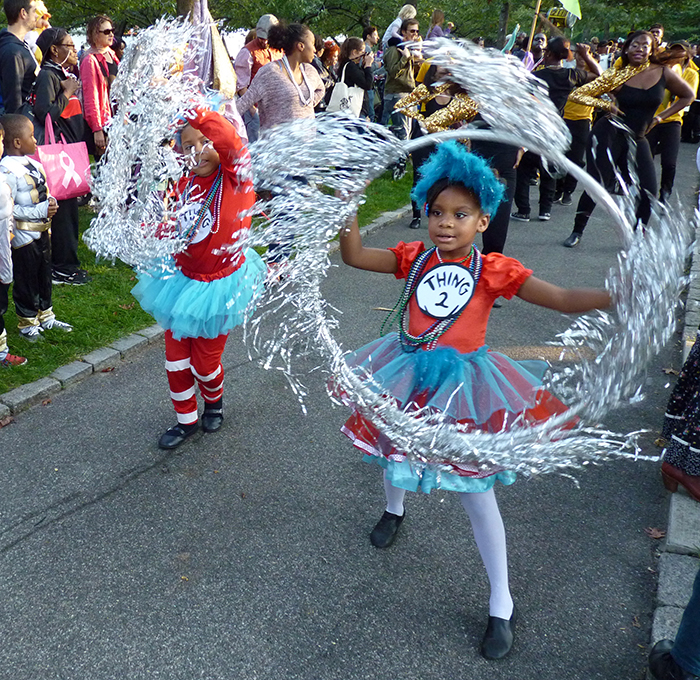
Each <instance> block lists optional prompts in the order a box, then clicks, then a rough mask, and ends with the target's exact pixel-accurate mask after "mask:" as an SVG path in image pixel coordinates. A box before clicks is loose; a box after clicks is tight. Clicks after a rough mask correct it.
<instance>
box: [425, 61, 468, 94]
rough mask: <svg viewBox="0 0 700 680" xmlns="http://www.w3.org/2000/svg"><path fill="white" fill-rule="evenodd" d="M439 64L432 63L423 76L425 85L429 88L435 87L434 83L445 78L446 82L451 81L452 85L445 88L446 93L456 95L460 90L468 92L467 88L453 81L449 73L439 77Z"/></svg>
mask: <svg viewBox="0 0 700 680" xmlns="http://www.w3.org/2000/svg"><path fill="white" fill-rule="evenodd" d="M438 68H439V66H437V64H431V65H430V67H429V68H428V70H427V71H426V72H425V76H423V85H425V86H426V87H427V88H429V89H431V90H432V89H433V85H434V84H435V83H436V82H438V80H444V81H445V82H449V83H450V86H449V87H448V88H447V90H445V93H446V94H452V95H455V94H457V93H458V92H464V93H466V90H465V89H464V88H463V87H461V86H460V85H458V84H457V83H453V82H452V81H451V80H450V78H449V74H448V75H447V76H443V77H442V78H438V75H437V70H438Z"/></svg>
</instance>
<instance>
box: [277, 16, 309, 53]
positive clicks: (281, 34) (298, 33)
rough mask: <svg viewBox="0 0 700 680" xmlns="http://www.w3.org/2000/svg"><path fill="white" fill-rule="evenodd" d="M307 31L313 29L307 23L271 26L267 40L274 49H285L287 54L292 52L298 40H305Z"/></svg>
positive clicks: (281, 23) (280, 23)
mask: <svg viewBox="0 0 700 680" xmlns="http://www.w3.org/2000/svg"><path fill="white" fill-rule="evenodd" d="M307 33H311V29H310V28H309V27H308V26H306V25H305V24H285V23H283V22H282V21H280V22H279V24H275V25H274V26H270V29H269V30H268V32H267V42H268V44H269V45H270V47H272V49H274V50H283V51H284V53H285V54H290V53H291V52H292V51H293V50H294V46H295V45H296V44H297V43H298V42H304V38H305V37H306V34H307Z"/></svg>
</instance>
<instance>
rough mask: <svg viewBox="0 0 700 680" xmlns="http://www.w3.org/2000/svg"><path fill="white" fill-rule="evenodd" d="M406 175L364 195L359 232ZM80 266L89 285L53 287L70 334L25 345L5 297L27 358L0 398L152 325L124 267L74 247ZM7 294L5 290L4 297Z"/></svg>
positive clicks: (84, 221) (1, 375) (399, 199)
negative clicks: (365, 199) (89, 353)
mask: <svg viewBox="0 0 700 680" xmlns="http://www.w3.org/2000/svg"><path fill="white" fill-rule="evenodd" d="M410 191H411V177H410V173H408V174H407V175H404V177H402V178H401V180H399V181H398V182H395V181H394V180H393V178H392V176H391V173H389V172H387V173H385V174H384V175H383V176H382V177H380V178H378V179H377V180H375V181H374V182H373V183H372V184H371V185H370V186H369V188H368V189H367V201H366V203H365V204H364V205H363V206H361V208H360V211H359V222H360V226H364V225H366V224H369V223H370V222H371V221H372V220H374V219H376V218H377V217H379V215H381V214H382V213H383V212H386V211H388V210H396V209H397V208H400V207H401V206H404V205H406V204H407V203H408V202H409V193H410ZM92 217H93V213H92V212H91V211H90V210H89V209H87V208H81V209H80V231H81V233H82V232H83V231H84V230H85V229H87V227H88V226H89V224H90V219H91V218H92ZM78 254H79V257H80V262H81V266H82V267H83V268H84V269H87V270H88V273H89V274H90V276H91V277H92V282H90V283H89V284H87V285H85V286H54V288H53V308H54V311H55V312H56V316H57V318H59V319H60V320H61V321H67V322H68V323H70V324H72V325H73V328H74V330H73V332H72V333H63V332H62V331H47V332H46V333H44V337H43V339H42V340H41V341H40V342H37V343H34V344H32V343H30V342H27V341H26V340H25V339H24V338H21V337H20V335H19V331H18V330H17V317H16V315H15V312H14V305H13V304H12V298H11V297H10V309H9V310H8V312H7V314H5V326H6V327H7V336H8V337H7V342H8V346H9V349H10V352H11V353H12V354H19V355H20V356H24V357H27V360H28V361H27V363H26V364H25V365H24V366H18V367H16V368H8V369H1V368H0V394H2V393H3V392H7V391H8V390H11V389H13V388H15V387H18V386H20V385H24V384H25V383H29V382H32V381H34V380H37V379H39V378H43V377H46V376H47V375H49V374H50V373H52V372H53V371H55V370H56V369H57V368H58V367H59V366H63V365H64V364H68V363H70V362H71V361H75V360H76V359H78V358H79V357H81V356H83V355H85V354H87V353H88V352H91V351H92V350H94V349H98V348H99V347H104V346H105V345H108V344H109V343H110V342H113V341H114V340H117V339H118V338H121V337H122V336H124V335H128V334H129V333H133V332H134V331H137V330H140V329H142V328H146V327H147V326H150V325H152V324H153V323H155V322H154V320H153V319H152V317H151V316H149V315H148V314H146V312H144V311H143V310H142V309H141V307H139V304H138V303H137V302H136V300H135V299H134V298H133V297H132V296H131V293H130V291H131V289H132V288H133V287H134V285H135V284H136V279H135V276H134V273H133V271H132V270H131V268H130V267H128V266H127V265H125V264H123V263H122V262H117V263H116V264H115V265H114V266H112V264H111V263H110V262H104V261H102V262H99V263H95V255H94V254H93V253H92V252H90V251H89V250H88V248H87V247H86V246H85V245H84V244H83V243H82V241H81V243H80V248H79V251H78ZM11 294H12V289H11V288H10V295H11Z"/></svg>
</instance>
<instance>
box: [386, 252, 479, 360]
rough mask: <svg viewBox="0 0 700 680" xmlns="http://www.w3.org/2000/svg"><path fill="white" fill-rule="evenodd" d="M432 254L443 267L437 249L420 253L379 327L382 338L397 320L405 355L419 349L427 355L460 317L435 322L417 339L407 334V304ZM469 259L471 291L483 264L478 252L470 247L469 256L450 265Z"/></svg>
mask: <svg viewBox="0 0 700 680" xmlns="http://www.w3.org/2000/svg"><path fill="white" fill-rule="evenodd" d="M433 253H436V254H437V258H438V261H439V262H440V263H441V264H442V263H443V260H442V258H441V257H440V251H439V250H438V249H437V247H436V246H435V247H433V248H430V250H425V251H423V252H422V253H421V254H420V255H419V256H418V257H417V258H416V259H415V260H414V261H413V264H412V265H411V269H410V271H409V272H408V276H407V277H406V285H405V286H404V289H403V292H402V293H401V297H400V298H399V300H398V302H397V303H396V304H395V305H394V308H393V309H392V310H391V312H389V314H388V315H387V317H386V319H384V323H383V324H382V327H381V330H380V335H384V332H385V331H384V329H385V328H386V327H387V326H391V325H393V324H394V322H395V321H397V320H399V319H400V323H399V340H400V341H401V347H402V349H403V351H404V352H415V351H416V350H418V349H419V348H420V347H421V345H425V349H426V350H428V351H430V350H432V349H435V347H436V346H437V341H438V340H439V339H440V336H442V335H443V334H444V333H446V332H447V331H448V330H449V329H450V328H451V327H452V324H454V322H455V321H457V319H458V317H459V314H456V315H454V316H451V317H448V318H445V319H437V320H436V321H435V322H434V323H433V324H432V325H431V326H430V328H428V329H426V330H425V331H423V332H422V333H420V334H418V335H412V334H411V333H409V332H408V315H407V313H406V312H407V310H408V302H409V300H410V299H411V296H412V295H413V294H414V293H415V290H416V288H417V287H418V284H419V282H420V278H421V276H422V274H423V270H424V269H425V266H426V265H427V263H428V260H429V259H430V257H431V255H432V254H433ZM470 257H471V258H472V261H471V263H470V264H469V266H468V267H467V269H468V271H469V273H470V274H471V275H472V276H473V277H474V287H475V288H476V284H477V283H478V282H479V277H480V276H481V268H482V260H481V253H480V252H479V250H478V248H476V247H475V246H474V245H472V247H471V250H470V251H469V255H467V256H466V257H465V258H464V259H462V260H460V261H459V262H455V263H452V264H458V265H461V264H463V263H464V262H466V261H467V260H468V259H469V258H470Z"/></svg>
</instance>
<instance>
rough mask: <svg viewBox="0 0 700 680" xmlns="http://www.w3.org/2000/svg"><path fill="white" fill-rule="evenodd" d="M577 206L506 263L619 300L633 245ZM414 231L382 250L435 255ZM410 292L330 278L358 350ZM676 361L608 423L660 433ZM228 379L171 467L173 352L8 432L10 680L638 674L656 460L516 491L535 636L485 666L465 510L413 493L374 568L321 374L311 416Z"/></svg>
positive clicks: (348, 460)
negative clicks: (581, 223) (609, 281)
mask: <svg viewBox="0 0 700 680" xmlns="http://www.w3.org/2000/svg"><path fill="white" fill-rule="evenodd" d="M694 151H695V149H694V147H692V148H691V147H688V145H682V149H681V154H682V157H681V163H680V164H679V173H678V180H677V182H678V187H679V193H680V194H681V195H682V196H683V198H684V199H685V200H686V201H687V202H688V203H690V201H692V200H694V197H693V196H692V191H693V190H694V188H695V187H696V186H697V173H696V171H695V170H694V165H693V164H691V155H692V154H694ZM534 195H535V192H534V190H533V199H534ZM574 208H575V204H574V206H571V207H568V208H564V207H561V206H555V208H554V212H553V218H552V221H551V222H548V223H541V222H537V221H535V222H531V223H529V224H522V223H513V224H511V233H510V236H509V241H508V243H507V246H506V254H508V255H512V256H515V257H518V258H519V259H521V260H522V261H523V262H524V263H525V264H526V265H527V266H529V267H531V268H532V269H534V270H535V273H536V275H538V276H540V277H541V278H544V279H546V280H549V281H552V282H554V283H560V284H563V285H568V286H576V285H601V284H602V282H603V277H604V273H605V271H606V269H607V268H608V267H609V266H610V265H611V263H612V262H613V260H614V258H615V255H616V252H617V247H618V246H617V240H616V237H615V234H614V233H613V231H612V229H611V228H610V226H609V225H608V224H607V220H606V218H605V215H604V214H603V212H602V211H597V212H596V213H595V215H594V218H593V219H592V221H591V223H590V225H589V228H588V230H587V232H586V234H585V236H584V240H583V241H582V242H581V245H580V246H579V247H578V248H576V249H573V250H567V249H564V248H562V247H561V246H560V242H561V241H562V240H563V239H564V238H565V237H566V236H567V235H568V234H569V233H570V229H571V225H572V222H573V214H574ZM406 226H407V225H406V224H405V223H403V224H394V225H389V226H387V227H385V228H383V229H382V230H381V231H379V232H377V233H376V234H374V235H373V236H371V237H370V239H369V240H368V242H369V243H371V244H373V245H376V246H388V245H394V244H395V243H396V242H397V241H399V240H402V239H403V240H412V239H414V238H415V237H417V236H419V237H426V236H427V230H426V229H425V227H424V228H423V229H422V230H421V231H420V232H415V231H409V230H408V229H407V228H406ZM336 259H337V258H336ZM399 290H400V284H398V283H397V282H394V281H393V279H391V277H387V276H385V275H374V274H368V273H364V272H359V271H355V270H351V269H349V268H347V267H345V266H340V267H338V268H334V269H333V270H332V272H331V275H330V277H329V279H328V281H327V284H326V286H325V292H326V295H327V297H328V299H329V300H330V301H331V302H332V303H333V304H334V305H335V306H337V307H338V308H339V309H340V310H341V311H342V312H343V315H342V316H341V318H340V327H339V330H338V334H339V337H340V338H341V340H342V341H343V343H344V345H345V346H346V347H348V348H351V347H356V346H358V345H360V344H361V343H363V342H366V341H368V340H370V339H372V338H373V337H376V334H377V332H378V328H379V325H380V323H381V320H382V318H383V313H382V312H379V311H374V310H373V308H375V307H391V306H392V305H393V303H394V301H395V298H396V296H397V295H398V293H399ZM566 326H567V320H566V318H564V317H562V316H561V315H559V314H557V313H555V312H551V311H547V310H542V309H539V308H534V307H532V306H530V305H527V304H526V303H524V302H522V301H520V300H517V299H516V300H514V301H511V302H506V303H505V304H504V306H503V308H502V309H497V310H494V312H493V313H492V322H491V325H490V329H489V337H488V342H489V344H491V345H492V346H496V347H517V346H538V345H541V344H542V343H543V342H544V341H546V340H548V339H552V338H553V337H554V335H555V334H556V332H558V331H560V330H563V329H564V328H566ZM678 362H679V357H678V342H674V343H672V344H671V346H669V347H668V348H667V349H666V350H665V351H664V352H663V353H662V354H661V356H660V357H659V359H658V361H657V362H656V364H655V365H654V366H653V367H652V368H651V369H650V371H649V374H648V378H647V399H646V401H644V402H642V403H640V404H638V405H635V406H634V407H628V408H625V409H623V410H621V411H619V412H616V413H614V414H611V416H610V418H609V419H608V422H607V424H608V425H609V426H610V427H611V428H613V429H616V430H623V431H629V430H632V429H637V428H640V427H648V428H651V429H658V428H659V427H660V425H661V422H662V415H663V410H664V406H665V402H666V399H667V397H668V391H669V388H668V383H669V376H667V375H665V374H664V373H663V371H662V370H661V369H662V368H663V367H668V366H671V365H673V366H674V367H675V368H678ZM224 364H225V368H226V371H227V377H226V408H227V411H226V417H227V419H226V422H225V425H224V428H223V430H222V431H221V432H220V433H218V434H215V435H197V436H196V437H195V438H194V439H193V440H192V441H190V442H188V443H187V444H186V445H184V446H183V447H182V448H181V449H180V450H179V451H178V452H177V453H176V454H164V453H163V452H162V451H160V450H159V449H158V448H157V446H156V441H157V438H158V435H159V434H160V433H161V432H162V431H163V430H164V429H166V428H167V427H169V426H170V425H172V423H173V422H174V419H173V414H172V409H171V404H170V401H169V398H168V390H167V383H166V378H165V372H164V370H163V349H162V345H155V346H151V347H149V348H148V349H147V350H146V351H145V352H144V353H143V354H141V355H139V356H138V357H137V358H135V359H134V360H133V361H130V362H124V363H123V364H122V365H120V366H119V367H118V368H117V370H115V371H114V372H111V373H100V374H97V375H94V376H93V377H92V378H90V379H88V380H86V381H84V382H82V383H80V384H79V385H77V386H75V387H73V388H70V389H67V390H66V391H64V392H62V393H61V394H59V395H58V396H56V397H54V398H53V399H52V400H51V403H50V404H48V405H45V406H40V407H37V408H34V409H32V410H30V411H28V412H26V413H24V414H21V415H20V416H18V417H17V419H16V422H15V423H14V424H13V425H12V426H9V427H6V428H3V429H2V430H0V479H1V480H2V482H1V488H2V494H1V496H0V584H2V597H0V639H1V640H2V644H0V677H3V678H12V679H13V680H107V679H112V678H119V679H124V678H128V679H129V680H140V679H142V678H144V679H145V678H149V679H151V678H167V679H168V680H176V679H177V680H180V679H182V680H190V679H194V678H204V679H207V680H218V679H226V680H231V679H233V678H251V679H260V680H268V679H270V680H288V679H289V680H291V679H296V678H299V679H303V680H307V679H309V680H310V679H314V680H331V679H338V680H340V679H344V680H346V679H351V680H359V679H364V678H367V679H373V678H400V679H402V680H409V679H413V678H420V679H421V680H428V679H433V678H435V679H437V678H450V679H452V678H464V679H465V680H466V679H470V680H479V679H482V678H483V679H489V680H497V679H499V678H502V679H504V680H505V679H507V680H513V679H518V680H530V679H532V680H598V679H600V680H623V679H625V680H626V679H635V680H636V679H641V678H642V677H643V669H644V663H645V647H646V644H647V642H648V640H649V633H650V626H651V613H652V611H653V608H654V598H655V581H656V576H655V573H654V570H655V567H656V561H655V555H654V551H655V541H653V540H652V539H650V538H649V537H648V536H647V534H646V533H645V532H644V529H645V528H646V527H663V526H664V525H665V513H666V506H667V500H666V493H665V491H664V490H663V487H662V485H661V483H660V479H659V473H658V468H657V465H654V464H652V463H631V462H616V463H612V464H605V465H601V466H598V467H592V468H590V469H587V470H586V471H581V472H580V473H578V474H576V475H575V477H576V482H577V483H574V482H573V481H572V480H571V479H568V478H564V477H560V476H555V475H549V476H545V477H540V478H536V479H531V480H519V481H518V482H517V483H516V484H515V485H513V486H512V487H509V488H507V489H506V488H502V487H501V488H500V489H499V490H498V497H499V503H500V506H501V510H502V513H503V516H504V520H505V523H506V529H507V535H508V543H509V555H510V569H511V578H512V591H513V594H514V598H515V600H516V606H517V608H518V611H519V617H520V618H519V622H518V628H517V639H516V643H515V645H514V648H513V651H512V653H511V655H510V656H509V657H508V658H507V659H506V660H504V661H502V662H487V661H485V660H484V659H482V658H481V657H480V656H479V654H478V645H479V641H480V638H481V635H482V633H483V630H484V627H485V623H486V617H487V614H488V609H487V602H488V584H487V581H486V576H485V573H484V570H483V567H482V564H481V561H480V558H479V555H478V553H477V550H476V547H475V545H474V542H473V538H472V535H471V529H470V527H469V523H468V520H467V518H466V516H465V514H464V512H463V510H462V509H461V506H460V505H459V502H458V500H457V498H456V497H455V496H453V495H450V494H449V493H444V492H437V493H435V492H434V493H433V494H431V495H430V496H425V495H415V494H414V495H411V496H410V497H409V498H408V499H407V512H408V516H407V520H406V522H405V523H404V525H403V527H402V530H401V534H400V536H399V538H398V540H397V542H396V543H395V545H394V546H393V547H392V548H390V549H388V550H386V551H377V550H376V549H374V548H373V547H372V546H371V545H370V543H369V540H368V532H369V531H370V530H371V528H372V526H373V525H374V523H375V522H376V520H377V519H378V518H379V516H380V515H381V512H382V511H383V492H382V485H381V476H380V472H379V469H378V468H376V467H375V466H369V465H366V464H364V463H362V462H361V456H359V455H358V454H357V453H356V452H355V450H354V449H353V448H352V446H351V445H350V444H349V443H348V441H347V440H346V439H345V438H344V437H343V436H342V435H341V434H340V433H339V431H338V430H339V427H340V425H341V424H342V422H343V421H344V418H345V417H346V416H347V413H346V412H345V410H344V409H342V408H334V407H332V405H331V403H330V401H329V399H328V398H327V396H326V394H325V390H324V385H323V379H322V376H320V375H318V374H313V373H312V374H310V375H309V378H308V382H307V384H308V387H309V397H308V399H307V407H308V415H306V416H304V415H303V414H302V413H301V411H300V408H299V405H298V403H297V401H296V398H295V397H294V395H293V394H292V393H291V391H290V390H289V388H288V387H287V385H286V382H285V380H284V378H283V376H281V375H280V374H279V373H277V372H274V371H268V372H266V371H264V370H262V369H261V368H259V367H258V366H257V365H256V364H255V363H252V362H250V361H249V360H248V355H247V352H246V350H245V349H244V347H243V346H242V344H241V342H240V337H239V336H235V337H232V339H231V340H230V342H229V345H228V348H227V351H226V354H225V360H224ZM308 368H309V370H310V369H311V368H313V366H312V365H311V364H309V366H308ZM652 441H653V436H652V435H650V436H648V437H647V439H646V442H647V443H646V451H647V452H653V451H655V449H654V447H653V444H652Z"/></svg>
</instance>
